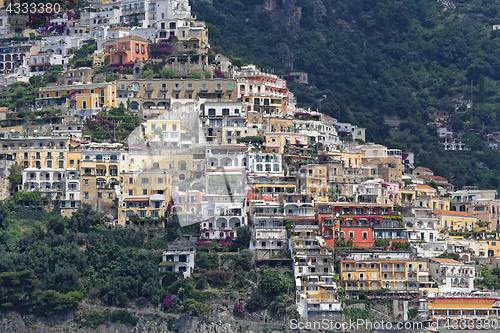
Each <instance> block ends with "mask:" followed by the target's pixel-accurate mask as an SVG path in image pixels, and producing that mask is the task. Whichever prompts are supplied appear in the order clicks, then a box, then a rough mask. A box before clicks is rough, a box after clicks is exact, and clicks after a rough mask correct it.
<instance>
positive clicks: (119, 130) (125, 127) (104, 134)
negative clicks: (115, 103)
mask: <svg viewBox="0 0 500 333" xmlns="http://www.w3.org/2000/svg"><path fill="white" fill-rule="evenodd" d="M140 123H141V117H139V116H135V115H132V114H130V113H129V112H127V109H125V108H124V107H118V108H111V109H110V110H106V109H103V110H102V111H101V112H99V113H98V114H97V115H96V116H94V117H93V118H92V119H87V121H86V122H85V123H84V124H83V134H85V135H91V136H92V138H93V139H94V140H110V141H112V142H116V141H120V142H123V141H126V139H127V137H128V136H129V134H130V133H131V132H132V131H133V130H134V129H136V128H137V127H138V126H139V125H140Z"/></svg>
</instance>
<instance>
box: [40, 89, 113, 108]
mask: <svg viewBox="0 0 500 333" xmlns="http://www.w3.org/2000/svg"><path fill="white" fill-rule="evenodd" d="M59 99H64V100H65V103H66V104H65V105H66V107H68V108H69V107H76V109H79V110H82V109H99V108H104V107H106V108H111V107H115V106H116V82H108V83H88V84H80V85H70V86H52V87H43V88H40V91H39V99H38V100H37V103H41V102H42V101H45V102H49V104H50V102H53V103H56V102H55V101H56V100H59ZM56 104H57V103H56Z"/></svg>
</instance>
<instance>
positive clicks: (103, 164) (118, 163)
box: [74, 149, 128, 216]
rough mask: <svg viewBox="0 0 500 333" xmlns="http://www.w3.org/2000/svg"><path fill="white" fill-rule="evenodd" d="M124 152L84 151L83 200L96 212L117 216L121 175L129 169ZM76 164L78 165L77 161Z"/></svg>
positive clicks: (81, 166) (82, 159) (82, 172)
mask: <svg viewBox="0 0 500 333" xmlns="http://www.w3.org/2000/svg"><path fill="white" fill-rule="evenodd" d="M127 157H128V154H127V153H126V152H125V151H122V150H111V149H109V150H104V149H103V150H83V151H82V156H81V159H80V174H81V188H82V189H81V198H82V203H88V204H90V205H91V206H92V208H93V209H94V210H96V211H101V212H106V213H109V214H111V215H113V216H116V205H117V202H118V198H117V189H118V187H119V186H118V185H119V184H120V174H121V171H122V170H126V168H127V162H128V161H127ZM74 163H77V162H76V161H75V162H74Z"/></svg>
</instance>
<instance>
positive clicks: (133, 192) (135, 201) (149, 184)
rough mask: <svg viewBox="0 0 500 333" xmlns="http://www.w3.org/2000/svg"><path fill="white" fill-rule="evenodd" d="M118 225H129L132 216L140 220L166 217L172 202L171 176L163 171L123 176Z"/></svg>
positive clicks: (131, 173)
mask: <svg viewBox="0 0 500 333" xmlns="http://www.w3.org/2000/svg"><path fill="white" fill-rule="evenodd" d="M122 178H123V184H122V188H123V190H122V193H123V195H121V196H120V203H119V207H118V224H120V225H129V224H130V223H131V216H133V215H135V216H137V217H138V218H139V220H140V219H146V218H150V219H159V218H163V217H165V214H166V213H165V212H166V209H167V206H168V203H169V202H170V193H171V192H170V188H171V175H169V174H166V173H165V172H163V171H160V170H158V171H154V170H148V171H139V172H137V171H131V172H126V173H124V174H122Z"/></svg>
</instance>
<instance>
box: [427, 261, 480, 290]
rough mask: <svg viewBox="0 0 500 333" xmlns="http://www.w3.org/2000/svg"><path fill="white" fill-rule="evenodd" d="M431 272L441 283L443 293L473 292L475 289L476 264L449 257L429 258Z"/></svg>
mask: <svg viewBox="0 0 500 333" xmlns="http://www.w3.org/2000/svg"><path fill="white" fill-rule="evenodd" d="M428 265H429V274H430V275H431V277H432V278H433V279H434V280H436V281H437V282H438V284H439V292H440V293H441V294H446V293H453V292H465V293H467V292H471V291H472V290H473V289H474V277H475V265H468V264H463V263H461V262H458V261H456V260H453V259H447V258H432V259H429V264H428Z"/></svg>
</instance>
